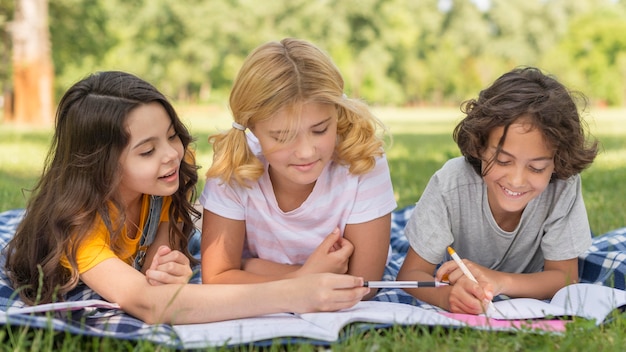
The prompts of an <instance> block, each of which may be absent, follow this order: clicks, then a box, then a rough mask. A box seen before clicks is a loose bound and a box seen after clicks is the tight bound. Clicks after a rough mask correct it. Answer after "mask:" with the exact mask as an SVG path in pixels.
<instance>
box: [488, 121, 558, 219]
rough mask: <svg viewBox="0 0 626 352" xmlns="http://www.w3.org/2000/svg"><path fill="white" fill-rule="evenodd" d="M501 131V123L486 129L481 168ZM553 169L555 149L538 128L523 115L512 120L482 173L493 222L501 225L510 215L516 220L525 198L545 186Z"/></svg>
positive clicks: (527, 200) (492, 150)
mask: <svg viewBox="0 0 626 352" xmlns="http://www.w3.org/2000/svg"><path fill="white" fill-rule="evenodd" d="M503 133H504V127H503V126H500V127H496V128H494V129H493V130H492V131H491V132H490V133H489V140H488V144H487V148H486V150H485V151H484V152H483V156H482V160H483V163H482V164H483V168H484V167H485V165H486V164H487V162H488V161H489V160H491V159H492V157H493V155H494V154H495V151H496V148H497V146H498V142H499V141H500V138H501V137H502V134H503ZM553 171H554V150H553V149H552V148H551V146H550V144H549V143H547V141H546V140H545V139H544V137H543V135H542V134H541V132H540V131H539V130H538V129H537V128H535V127H534V126H532V125H531V124H530V120H528V119H525V118H523V117H522V118H520V119H518V120H517V121H515V122H514V123H512V124H511V125H510V126H509V129H508V132H507V135H506V138H505V141H504V144H503V145H502V150H501V151H500V153H499V154H498V156H497V157H496V159H495V160H494V161H493V164H492V166H491V169H490V170H489V172H488V173H487V175H485V176H484V177H483V179H484V181H485V184H486V185H487V195H488V199H489V207H490V208H491V212H492V213H493V215H494V218H495V220H496V222H498V224H499V225H500V226H502V225H503V223H508V221H510V219H511V218H513V219H516V220H519V218H520V216H521V214H522V211H523V210H524V208H525V207H526V205H527V204H528V202H530V201H531V200H532V199H534V198H535V197H537V196H538V195H539V194H541V192H543V190H544V189H545V188H546V187H547V186H548V183H549V182H550V178H551V176H552V172H553ZM516 224H517V223H515V225H516Z"/></svg>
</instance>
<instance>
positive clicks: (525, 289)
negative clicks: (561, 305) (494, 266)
mask: <svg viewBox="0 0 626 352" xmlns="http://www.w3.org/2000/svg"><path fill="white" fill-rule="evenodd" d="M576 281H577V278H576V277H569V275H566V274H565V273H564V272H562V271H560V270H546V271H542V272H538V273H530V274H512V273H503V272H498V273H497V274H496V276H495V282H494V284H495V285H497V287H499V289H498V288H497V289H496V292H494V293H496V294H505V295H507V296H509V297H527V298H536V299H550V298H552V296H554V294H555V293H556V291H558V290H559V289H560V288H562V287H564V286H566V285H569V284H571V283H575V282H576Z"/></svg>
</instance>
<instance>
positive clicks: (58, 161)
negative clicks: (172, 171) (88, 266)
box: [5, 71, 200, 304]
mask: <svg viewBox="0 0 626 352" xmlns="http://www.w3.org/2000/svg"><path fill="white" fill-rule="evenodd" d="M151 102H157V103H159V104H161V105H162V106H163V108H164V109H165V111H166V112H167V114H168V115H169V117H170V119H171V121H172V125H173V128H174V130H175V131H176V133H177V134H178V136H180V139H181V141H182V144H183V146H184V148H185V151H186V155H187V157H185V158H184V159H185V160H183V161H182V162H181V165H180V185H179V188H178V190H177V191H176V193H174V194H173V195H172V206H171V207H170V209H169V217H170V219H180V221H182V224H183V226H182V229H180V228H179V227H178V226H176V225H175V222H170V226H169V242H170V245H171V246H172V248H178V249H180V250H181V251H183V253H185V255H187V257H189V258H190V260H191V262H192V263H195V262H196V261H195V260H194V258H193V257H192V256H191V255H190V253H189V251H188V250H187V244H188V241H189V236H190V235H191V234H192V232H193V230H194V224H193V219H192V216H193V217H195V218H197V217H199V216H200V214H199V212H198V211H197V210H195V209H194V208H193V206H192V200H193V199H194V198H195V185H196V182H197V180H198V174H197V166H196V165H195V161H194V160H193V157H192V153H191V152H190V151H189V149H188V147H189V144H190V143H191V142H192V141H193V138H192V136H191V134H190V133H189V131H188V130H187V128H186V127H185V126H184V125H183V124H182V122H181V121H180V119H179V118H178V115H177V114H176V112H175V111H174V108H173V107H172V105H171V104H170V103H169V102H168V100H167V99H166V98H165V96H164V95H163V94H161V93H160V92H159V91H158V90H157V89H156V88H155V87H153V86H152V85H151V84H149V83H148V82H146V81H144V80H142V79H140V78H138V77H136V76H134V75H131V74H128V73H124V72H117V71H107V72H99V73H95V74H92V75H90V76H88V77H86V78H85V79H83V80H81V81H79V82H78V83H76V84H74V85H73V86H72V87H71V88H70V89H69V90H68V91H67V92H66V93H65V95H64V96H63V98H62V99H61V102H60V103H59V107H58V109H57V112H56V124H55V132H54V137H53V140H52V145H51V147H50V150H49V152H48V155H47V158H46V163H45V165H44V169H43V172H42V176H41V178H40V179H39V181H38V183H37V185H36V186H35V188H34V189H33V190H32V196H31V198H30V199H29V201H28V204H27V206H26V213H25V217H24V219H23V220H22V221H21V223H20V225H19V226H18V228H17V231H16V233H15V236H14V237H13V239H12V240H11V241H10V242H9V244H8V245H7V247H6V249H5V250H6V259H7V260H6V271H7V274H8V276H9V278H10V280H11V282H12V284H13V287H14V288H15V289H16V290H18V291H19V294H20V297H21V299H22V300H23V301H25V302H27V303H29V304H39V303H48V302H53V301H61V300H63V295H64V294H65V293H67V292H68V291H69V290H71V289H72V288H74V287H75V286H76V285H77V284H78V281H79V280H78V279H79V274H78V268H77V263H76V251H77V248H78V247H79V245H80V243H81V241H82V240H83V239H84V238H85V237H86V236H88V235H89V234H90V231H91V229H92V227H93V226H94V222H95V220H96V219H97V217H100V218H101V219H102V220H103V221H104V224H105V225H106V227H107V229H108V231H109V232H110V234H111V243H115V240H116V239H117V238H118V237H119V236H120V235H121V230H122V228H123V224H124V221H125V212H124V205H123V203H122V200H121V197H120V194H119V192H118V185H119V183H120V175H121V169H120V163H119V159H120V154H121V153H122V151H123V150H124V148H125V147H126V145H127V144H128V142H129V138H130V136H129V133H128V131H127V129H126V118H127V116H128V115H129V113H130V112H131V111H132V110H133V109H135V108H137V107H138V106H141V105H143V104H147V103H151ZM111 213H117V214H120V216H119V217H118V218H117V219H112V217H111V216H110V214H111ZM113 250H114V251H115V248H113ZM63 257H65V258H67V259H68V261H69V263H70V265H71V269H68V268H66V267H64V266H63V265H61V263H60V260H61V258H63Z"/></svg>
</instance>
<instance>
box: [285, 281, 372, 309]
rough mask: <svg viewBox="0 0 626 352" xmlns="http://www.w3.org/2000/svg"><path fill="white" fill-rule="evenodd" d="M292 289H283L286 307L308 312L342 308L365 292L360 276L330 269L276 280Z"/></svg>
mask: <svg viewBox="0 0 626 352" xmlns="http://www.w3.org/2000/svg"><path fill="white" fill-rule="evenodd" d="M279 282H282V283H286V284H287V285H289V287H291V288H292V289H291V290H289V291H287V292H286V297H283V298H282V299H285V300H286V302H288V305H289V308H288V310H289V311H293V312H295V313H308V312H320V311H336V310H339V309H346V308H350V307H352V306H354V305H355V304H356V303H358V302H359V301H360V300H361V299H362V298H363V296H365V295H366V294H368V293H369V291H370V289H369V288H368V287H363V278H360V277H355V276H351V275H339V274H332V273H321V274H309V275H303V276H299V277H296V278H294V279H289V280H282V281H279Z"/></svg>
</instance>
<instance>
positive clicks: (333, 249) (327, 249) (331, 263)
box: [298, 228, 354, 275]
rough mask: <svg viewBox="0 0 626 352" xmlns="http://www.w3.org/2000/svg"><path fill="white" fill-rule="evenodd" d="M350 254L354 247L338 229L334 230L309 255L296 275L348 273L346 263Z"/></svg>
mask: <svg viewBox="0 0 626 352" xmlns="http://www.w3.org/2000/svg"><path fill="white" fill-rule="evenodd" d="M352 252H354V246H353V245H352V243H350V241H348V240H347V239H345V238H343V237H342V236H341V233H340V232H339V229H338V228H336V229H335V230H333V232H331V233H330V234H329V235H328V236H326V238H325V239H324V241H322V243H320V245H319V246H317V248H316V249H315V251H313V253H311V255H310V256H309V258H307V260H306V262H305V263H304V264H303V265H302V267H301V268H300V269H299V270H298V271H299V272H298V275H302V274H310V273H335V274H345V273H347V272H348V262H349V260H350V256H351V255H352Z"/></svg>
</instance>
